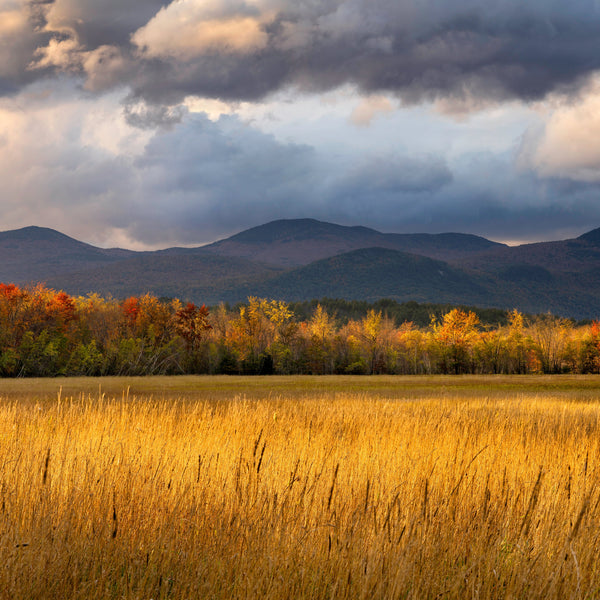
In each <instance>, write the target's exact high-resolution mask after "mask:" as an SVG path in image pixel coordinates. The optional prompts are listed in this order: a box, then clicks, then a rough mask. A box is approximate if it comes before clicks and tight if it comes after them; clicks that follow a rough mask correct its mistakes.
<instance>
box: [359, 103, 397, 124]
mask: <svg viewBox="0 0 600 600" xmlns="http://www.w3.org/2000/svg"><path fill="white" fill-rule="evenodd" d="M393 110H394V107H393V105H392V103H391V102H390V100H389V98H386V97H385V96H367V97H366V98H363V99H362V100H361V102H360V104H359V105H358V106H357V107H356V108H355V109H354V110H353V111H352V114H351V115H350V121H351V122H352V123H354V125H357V126H359V127H367V126H369V125H370V124H371V121H373V119H374V118H375V117H377V116H379V115H383V114H386V113H391V112H392V111H393Z"/></svg>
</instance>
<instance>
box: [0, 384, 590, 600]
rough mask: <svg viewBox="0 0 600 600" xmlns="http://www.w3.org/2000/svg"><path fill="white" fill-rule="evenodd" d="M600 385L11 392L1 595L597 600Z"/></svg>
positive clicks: (78, 387) (5, 439) (0, 427)
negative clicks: (566, 599) (562, 599)
mask: <svg viewBox="0 0 600 600" xmlns="http://www.w3.org/2000/svg"><path fill="white" fill-rule="evenodd" d="M599 484H600V378H597V377H592V376H588V377H577V376H551V377H372V378H370V377H301V378H297V377H281V378H278V377H276V378H251V379H248V378H241V377H240V378H236V377H234V378H229V377H177V378H141V379H136V378H128V379H119V378H105V379H101V380H99V379H68V380H67V379H63V380H59V379H56V380H54V379H46V380H2V381H0V557H1V560H0V598H2V599H4V598H11V599H12V598H24V599H29V598H31V599H36V598H57V599H58V598H60V599H65V598H81V599H88V598H115V599H121V598H126V599H140V600H149V599H151V598H152V599H154V600H156V599H158V598H177V599H179V598H186V599H187V598H189V599H194V598H211V599H213V598H214V599H221V598H223V599H229V598H272V599H288V598H305V599H313V598H314V599H320V598H323V599H325V598H348V599H350V598H352V599H354V598H364V599H365V600H366V599H371V598H376V599H388V598H419V599H420V598H557V599H558V598H600V560H599V559H598V557H599V556H600V485H599Z"/></svg>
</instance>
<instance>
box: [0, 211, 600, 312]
mask: <svg viewBox="0 0 600 600" xmlns="http://www.w3.org/2000/svg"><path fill="white" fill-rule="evenodd" d="M0 281H2V282H5V283H8V282H14V283H19V284H29V283H33V282H43V283H46V284H47V285H48V286H50V287H53V288H56V289H63V290H65V291H66V292H68V293H71V294H77V295H79V294H82V295H83V294H86V293H89V292H98V293H101V294H103V295H108V294H111V295H113V296H115V297H118V298H121V297H126V296H130V295H139V294H144V293H146V292H151V293H153V294H155V295H157V296H166V297H179V298H181V299H182V300H192V301H194V302H199V303H207V304H216V303H218V302H221V301H226V302H230V303H235V302H238V301H243V300H245V299H246V297H247V296H249V295H257V296H263V297H271V298H280V299H284V300H288V301H293V300H305V299H311V298H321V297H325V296H327V297H339V298H345V299H360V300H371V301H372V300H376V299H379V298H385V297H389V298H393V299H396V300H400V301H406V300H416V301H419V302H445V303H457V304H470V305H477V306H481V307H499V308H518V309H519V310H522V311H525V312H530V313H539V312H546V311H551V312H554V313H556V314H559V315H564V316H570V317H575V318H598V317H599V316H600V229H595V230H593V231H590V232H588V233H586V234H584V235H582V236H580V237H578V238H576V239H570V240H564V241H558V242H542V243H536V244H523V245H521V246H516V247H509V246H506V245H504V244H498V243H495V242H491V241H489V240H486V239H485V238H481V237H478V236H474V235H465V234H459V233H447V234H435V235H433V234H391V233H380V232H378V231H375V230H373V229H369V228H367V227H345V226H342V225H335V224H332V223H324V222H321V221H316V220H313V219H298V220H285V221H274V222H272V223H267V224H265V225H261V226H259V227H254V228H252V229H249V230H247V231H243V232H241V233H238V234H236V235H234V236H232V237H230V238H228V239H225V240H221V241H219V242H215V243H214V244H209V245H207V246H203V247H199V248H167V249H165V250H160V251H154V252H134V251H132V250H122V249H102V248H96V247H95V246H91V245H89V244H86V243H83V242H80V241H78V240H75V239H73V238H70V237H68V236H66V235H64V234H62V233H59V232H58V231H54V230H52V229H47V228H44V227H25V228H23V229H19V230H15V231H6V232H0Z"/></svg>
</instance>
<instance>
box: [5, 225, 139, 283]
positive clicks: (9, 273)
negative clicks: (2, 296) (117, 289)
mask: <svg viewBox="0 0 600 600" xmlns="http://www.w3.org/2000/svg"><path fill="white" fill-rule="evenodd" d="M136 254H137V253H136V252H133V251H131V250H120V249H112V250H104V249H102V248H96V247H95V246H91V245H90V244H85V243H84V242H80V241H78V240H75V239H73V238H71V237H69V236H67V235H65V234H64V233H60V232H58V231H55V230H54V229H48V228H46V227H24V228H23V229H16V230H14V231H3V232H0V275H1V278H0V280H1V281H13V282H19V283H25V282H38V281H45V280H46V279H47V278H48V277H55V276H58V275H62V274H64V273H71V272H75V271H80V270H87V269H91V268H94V267H96V266H98V265H101V264H110V263H113V262H118V261H121V260H124V259H126V258H129V257H131V256H135V255H136Z"/></svg>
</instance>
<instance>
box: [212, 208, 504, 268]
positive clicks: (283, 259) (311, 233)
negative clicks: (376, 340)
mask: <svg viewBox="0 0 600 600" xmlns="http://www.w3.org/2000/svg"><path fill="white" fill-rule="evenodd" d="M373 247H378V248H388V249H390V250H400V251H402V252H409V253H412V254H420V255H422V256H427V257H429V258H435V259H443V260H449V259H454V260H460V259H461V258H463V257H464V256H469V255H471V254H473V253H479V252H483V251H486V250H490V249H492V248H497V247H504V244H498V243H496V242H491V241H490V240H486V239H485V238H482V237H478V236H475V235H468V234H462V233H443V234H400V233H381V232H379V231H375V230H374V229H369V228H368V227H360V226H358V227H346V226H343V225H335V224H333V223H324V222H322V221H316V220H315V219H290V220H281V221H272V222H271V223H267V224H265V225H259V226H258V227H253V228H252V229H248V230H246V231H242V232H241V233H238V234H236V235H233V236H231V237H230V238H227V239H226V240H221V241H219V242H215V243H214V244H210V245H208V246H205V247H204V249H205V250H206V251H208V252H212V253H214V254H218V255H220V256H237V257H240V258H247V259H250V260H254V261H260V262H263V263H266V264H272V265H277V266H281V267H288V268H289V267H297V266H301V265H308V264H310V263H311V262H314V261H315V260H320V259H323V258H328V257H330V256H335V255H338V254H344V253H346V252H350V251H352V250H358V249H360V248H373Z"/></svg>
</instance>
